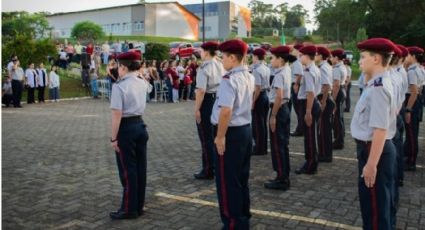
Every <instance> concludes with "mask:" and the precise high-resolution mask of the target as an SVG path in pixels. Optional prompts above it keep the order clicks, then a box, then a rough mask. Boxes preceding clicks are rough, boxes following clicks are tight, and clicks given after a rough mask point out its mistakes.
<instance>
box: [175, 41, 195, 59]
mask: <svg viewBox="0 0 425 230" xmlns="http://www.w3.org/2000/svg"><path fill="white" fill-rule="evenodd" d="M194 50H195V49H194V48H193V46H192V44H190V43H186V42H172V43H170V58H175V59H176V60H180V59H182V58H191V57H193V56H194V54H193V52H194Z"/></svg>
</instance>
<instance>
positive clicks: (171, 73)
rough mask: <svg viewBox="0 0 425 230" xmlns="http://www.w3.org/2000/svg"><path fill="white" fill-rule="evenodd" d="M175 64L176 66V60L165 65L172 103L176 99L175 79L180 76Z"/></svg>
mask: <svg viewBox="0 0 425 230" xmlns="http://www.w3.org/2000/svg"><path fill="white" fill-rule="evenodd" d="M175 66H176V62H175V61H169V62H168V63H167V64H166V65H165V68H166V71H165V74H166V80H165V82H166V84H167V88H168V101H169V102H171V103H173V102H174V100H173V88H174V87H173V86H174V84H173V83H174V79H176V78H177V79H178V78H179V76H178V75H177V72H176V69H175ZM177 94H178V92H177ZM177 99H178V96H177Z"/></svg>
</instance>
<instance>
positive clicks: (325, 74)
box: [315, 46, 335, 162]
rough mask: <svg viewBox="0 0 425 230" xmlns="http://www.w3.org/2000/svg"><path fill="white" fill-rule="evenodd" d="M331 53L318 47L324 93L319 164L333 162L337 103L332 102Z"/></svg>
mask: <svg viewBox="0 0 425 230" xmlns="http://www.w3.org/2000/svg"><path fill="white" fill-rule="evenodd" d="M330 55H331V52H330V51H329V50H328V49H327V48H325V47H320V46H319V47H317V55H316V58H315V60H316V62H317V63H318V67H319V69H320V84H321V85H322V91H321V93H320V94H319V96H317V99H318V100H319V102H320V108H321V114H320V118H319V124H318V126H317V139H318V147H319V149H318V152H319V157H318V160H319V162H332V114H333V110H334V109H335V102H334V101H333V100H332V96H331V95H330V93H329V92H330V91H331V90H332V88H331V86H332V82H333V78H332V66H331V65H329V63H328V62H327V59H328V58H329V56H330Z"/></svg>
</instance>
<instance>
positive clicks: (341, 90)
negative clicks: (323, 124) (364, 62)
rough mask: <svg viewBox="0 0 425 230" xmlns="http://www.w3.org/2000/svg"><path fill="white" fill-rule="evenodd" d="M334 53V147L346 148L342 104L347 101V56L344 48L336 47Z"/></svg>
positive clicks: (332, 59)
mask: <svg viewBox="0 0 425 230" xmlns="http://www.w3.org/2000/svg"><path fill="white" fill-rule="evenodd" d="M331 54H332V58H331V61H332V65H333V70H332V77H333V86H332V98H333V100H334V101H335V104H336V110H335V114H334V138H335V142H334V143H333V146H332V148H333V149H343V148H344V137H345V126H344V114H343V110H342V104H343V103H344V101H345V96H346V92H345V81H346V80H347V68H345V66H344V63H343V59H344V58H345V54H344V50H343V49H336V50H333V51H332V52H331Z"/></svg>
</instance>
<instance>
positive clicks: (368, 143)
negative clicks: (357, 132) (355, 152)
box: [354, 139, 372, 145]
mask: <svg viewBox="0 0 425 230" xmlns="http://www.w3.org/2000/svg"><path fill="white" fill-rule="evenodd" d="M354 141H356V144H359V145H370V144H372V141H362V140H359V139H354Z"/></svg>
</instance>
